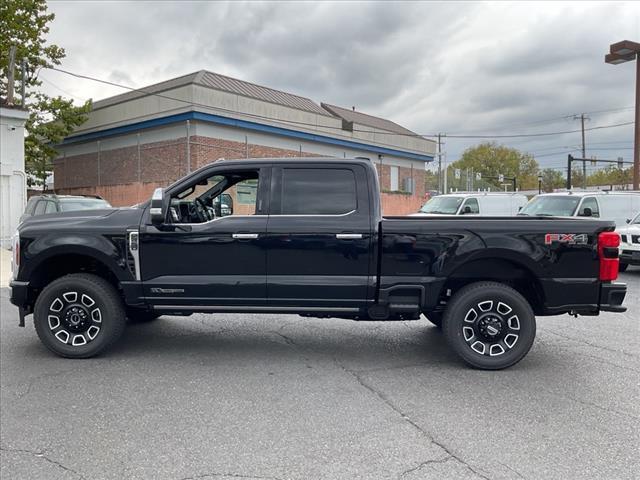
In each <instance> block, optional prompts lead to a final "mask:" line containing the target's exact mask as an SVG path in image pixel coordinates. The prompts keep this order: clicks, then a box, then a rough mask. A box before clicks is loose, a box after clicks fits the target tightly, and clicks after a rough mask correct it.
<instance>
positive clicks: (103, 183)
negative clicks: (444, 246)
mask: <svg viewBox="0 0 640 480" xmlns="http://www.w3.org/2000/svg"><path fill="white" fill-rule="evenodd" d="M97 150H98V148H97V144H96V151H95V152H93V153H88V154H83V155H76V156H67V157H65V158H59V159H57V160H55V161H54V165H53V168H54V179H55V185H54V187H55V190H56V192H58V193H61V194H78V195H81V194H91V195H100V196H101V197H103V198H105V199H106V200H107V201H109V202H110V203H111V204H112V205H113V206H127V205H132V204H135V203H139V202H143V201H146V200H148V199H149V197H150V196H151V194H152V193H153V190H154V189H155V188H156V187H159V186H160V187H164V186H167V185H169V184H170V183H173V182H174V181H175V180H177V179H179V178H181V177H182V176H184V175H186V174H187V173H188V171H189V170H191V171H193V170H196V169H197V168H199V167H201V166H203V165H206V164H209V163H213V162H215V161H217V160H218V159H221V158H224V159H234V158H246V157H247V155H248V157H249V158H269V157H299V156H302V157H315V156H321V155H317V154H313V153H309V152H305V151H302V152H300V150H288V149H282V148H273V147H266V146H263V145H252V144H249V145H246V144H245V143H243V142H234V141H230V140H221V139H216V138H209V137H202V136H195V135H194V136H192V137H191V142H190V145H189V152H190V156H191V165H189V164H188V161H187V144H186V137H183V138H175V139H170V140H166V141H162V142H155V143H147V144H142V145H140V147H138V146H137V145H134V146H131V147H124V148H117V149H111V150H101V151H100V152H99V153H98V152H97ZM376 167H377V168H378V175H379V177H380V183H381V189H382V190H388V189H389V188H390V169H389V165H385V164H384V163H383V164H382V165H380V164H378V163H376ZM411 175H413V178H414V179H415V186H416V192H415V195H400V194H383V211H384V212H385V214H387V215H403V214H406V213H412V212H415V211H417V210H418V209H419V208H420V206H421V205H422V200H423V198H424V192H425V185H424V171H423V170H419V169H413V171H412V170H411V169H410V168H405V167H400V169H399V182H400V187H402V185H403V178H405V177H408V176H411Z"/></svg>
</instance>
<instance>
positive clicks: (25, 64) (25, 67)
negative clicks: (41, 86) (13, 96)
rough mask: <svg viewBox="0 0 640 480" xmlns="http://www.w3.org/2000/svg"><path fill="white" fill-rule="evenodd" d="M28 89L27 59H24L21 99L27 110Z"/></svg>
mask: <svg viewBox="0 0 640 480" xmlns="http://www.w3.org/2000/svg"><path fill="white" fill-rule="evenodd" d="M26 88H27V57H22V81H21V82H20V99H21V101H22V108H25V105H26V104H27V100H26V98H25V96H26Z"/></svg>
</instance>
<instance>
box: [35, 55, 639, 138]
mask: <svg viewBox="0 0 640 480" xmlns="http://www.w3.org/2000/svg"><path fill="white" fill-rule="evenodd" d="M47 68H49V69H50V70H54V71H57V72H61V73H64V74H67V75H71V76H73V77H76V78H82V79H85V80H91V81H94V82H99V83H103V84H106V85H111V86H114V87H118V88H123V89H126V90H129V91H132V92H139V93H143V94H145V95H153V96H157V97H160V98H166V99H168V100H173V101H176V102H182V103H185V104H188V105H191V106H198V107H202V108H205V109H209V110H218V111H224V112H229V113H232V114H236V115H237V114H240V115H244V116H248V117H253V118H260V119H264V120H270V121H273V122H278V123H290V124H295V125H304V126H310V127H314V128H316V129H317V128H318V127H319V126H318V125H317V124H314V123H308V122H297V121H295V120H283V119H279V118H274V117H267V116H264V115H258V114H253V113H241V112H237V111H235V110H230V109H225V108H221V107H212V106H211V105H205V104H202V103H198V102H192V101H190V100H184V99H181V98H176V97H171V96H169V95H163V94H161V93H157V92H151V91H147V90H144V89H141V88H134V87H129V86H127V85H122V84H119V83H115V82H111V81H109V80H104V79H100V78H96V77H91V76H89V75H83V74H79V73H74V72H70V71H68V70H63V69H61V68H56V67H47ZM625 108H626V107H625ZM634 123H635V122H625V123H617V124H612V125H601V126H597V127H591V128H588V129H585V130H601V129H606V128H615V127H622V126H626V125H633V124H634ZM321 128H330V129H335V130H342V127H330V126H324V125H322V126H321ZM353 131H354V132H360V133H374V134H377V135H395V136H409V137H416V136H418V137H423V138H426V137H429V138H430V139H433V138H437V137H438V135H436V134H410V133H399V132H380V131H374V130H360V129H354V130H353ZM580 131H581V130H566V131H559V132H544V133H528V134H513V135H455V134H454V135H449V134H442V136H444V137H449V138H466V139H493V138H525V137H544V136H552V135H565V134H568V133H576V132H580Z"/></svg>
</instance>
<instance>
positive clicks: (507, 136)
mask: <svg viewBox="0 0 640 480" xmlns="http://www.w3.org/2000/svg"><path fill="white" fill-rule="evenodd" d="M634 123H635V122H624V123H614V124H611V125H600V126H597V127H591V128H585V129H584V130H585V132H586V131H590V130H602V129H605V128H614V127H624V126H626V125H633V124H634ZM578 132H582V129H578V130H564V131H559V132H542V133H520V134H513V135H449V134H447V135H445V136H446V137H449V138H470V139H471V138H477V139H482V138H486V139H491V138H525V137H548V136H552V135H565V134H568V133H578Z"/></svg>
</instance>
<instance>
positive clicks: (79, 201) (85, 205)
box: [60, 198, 111, 212]
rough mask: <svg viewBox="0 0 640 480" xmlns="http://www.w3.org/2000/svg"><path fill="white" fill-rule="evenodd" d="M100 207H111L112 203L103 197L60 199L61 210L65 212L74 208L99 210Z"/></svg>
mask: <svg viewBox="0 0 640 480" xmlns="http://www.w3.org/2000/svg"><path fill="white" fill-rule="evenodd" d="M100 208H111V205H109V203H108V202H107V201H106V200H102V199H101V198H64V199H63V198H61V199H60V210H61V211H63V212H72V211H74V210H98V209H100Z"/></svg>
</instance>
